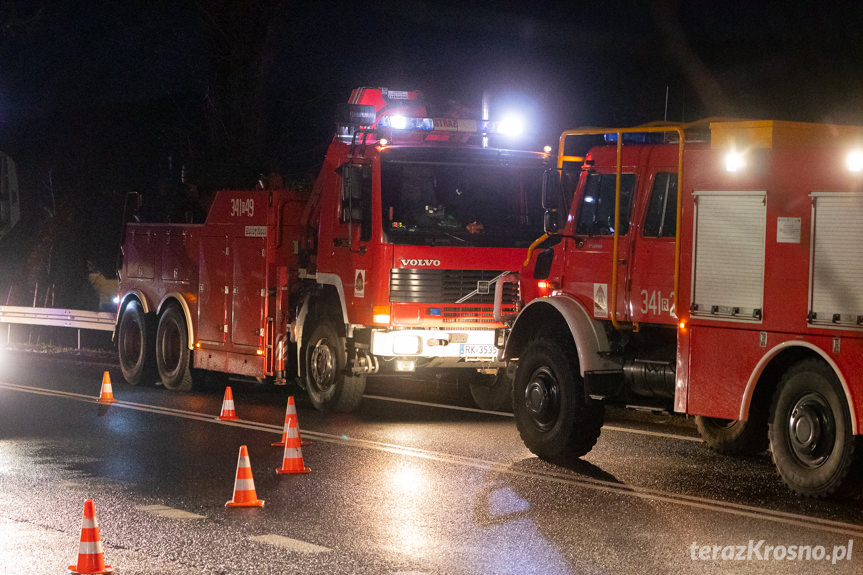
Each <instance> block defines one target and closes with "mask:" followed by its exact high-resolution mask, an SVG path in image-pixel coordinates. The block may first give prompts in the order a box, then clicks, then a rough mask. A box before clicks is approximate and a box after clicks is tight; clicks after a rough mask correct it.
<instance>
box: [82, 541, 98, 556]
mask: <svg viewBox="0 0 863 575" xmlns="http://www.w3.org/2000/svg"><path fill="white" fill-rule="evenodd" d="M99 553H102V542H101V541H81V545H80V546H79V547H78V554H79V555H96V554H99Z"/></svg>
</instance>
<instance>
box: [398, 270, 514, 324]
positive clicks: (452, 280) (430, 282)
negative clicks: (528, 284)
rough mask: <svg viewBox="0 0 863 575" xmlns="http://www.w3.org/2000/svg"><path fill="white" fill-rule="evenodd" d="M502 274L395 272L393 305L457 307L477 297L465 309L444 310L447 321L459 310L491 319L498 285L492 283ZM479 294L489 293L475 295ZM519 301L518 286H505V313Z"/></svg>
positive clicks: (495, 272) (487, 272)
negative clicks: (401, 303)
mask: <svg viewBox="0 0 863 575" xmlns="http://www.w3.org/2000/svg"><path fill="white" fill-rule="evenodd" d="M502 273H503V272H502V271H494V270H433V269H394V270H391V272H390V301H392V302H412V303H435V304H455V303H458V302H459V300H461V299H463V298H465V297H467V296H468V295H470V294H473V295H470V297H468V298H467V299H465V300H464V301H463V302H461V303H463V304H464V306H463V307H457V306H452V307H444V309H443V311H444V318H446V317H447V316H448V315H449V313H456V310H462V311H463V312H465V313H467V314H469V315H472V316H475V315H477V313H480V312H481V313H483V314H485V313H487V314H488V316H489V318H491V313H492V306H493V305H494V288H495V284H493V283H489V282H490V281H491V280H493V279H494V278H496V277H498V276H499V275H500V274H502ZM477 291H478V292H486V293H474V292H477ZM517 300H518V285H517V284H515V283H506V284H504V286H503V302H502V304H503V308H504V310H506V309H512V308H513V307H514V305H515V303H516V301H517ZM458 313H459V314H461V313H462V312H461V311H460V312H458Z"/></svg>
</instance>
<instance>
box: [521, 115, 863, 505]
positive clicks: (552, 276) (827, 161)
mask: <svg viewBox="0 0 863 575" xmlns="http://www.w3.org/2000/svg"><path fill="white" fill-rule="evenodd" d="M597 137H603V138H604V139H605V141H604V142H602V143H600V144H599V145H595V144H596V142H595V141H594V142H592V143H591V144H589V145H587V146H585V147H584V148H581V149H579V146H580V145H581V146H584V144H583V142H584V141H585V140H586V139H588V138H597ZM579 142H582V144H579ZM861 145H863V128H858V127H850V126H838V125H823V124H805V123H791V122H780V121H714V122H702V123H700V124H696V125H688V126H683V125H676V126H668V125H647V126H642V127H638V128H629V129H609V130H596V129H585V130H572V131H567V132H564V133H563V134H562V136H561V139H560V147H559V151H558V168H559V172H558V176H555V177H549V178H548V179H547V180H546V185H545V186H544V188H543V202H544V206H545V208H546V216H545V227H546V232H547V235H548V236H549V237H550V238H552V240H553V241H555V242H557V243H556V245H554V246H553V247H550V248H546V249H539V250H536V251H534V252H533V255H532V256H531V257H530V258H529V263H528V262H525V266H526V267H525V268H524V273H523V274H522V278H521V280H522V281H521V286H522V290H523V293H522V297H523V298H524V300H525V301H527V302H528V303H527V305H526V306H525V307H524V308H523V309H521V311H520V312H519V314H518V315H517V317H516V318H515V320H514V323H513V324H512V328H511V332H510V333H509V336H508V341H507V344H506V349H505V356H506V357H507V358H509V359H510V360H511V361H513V363H517V366H518V367H517V370H516V375H515V381H514V392H513V409H514V412H515V418H516V422H517V425H518V428H519V431H520V434H521V437H522V438H523V440H524V442H525V444H526V445H527V446H528V447H529V448H530V449H531V451H533V452H534V453H535V454H537V455H539V456H540V457H542V458H546V459H550V460H556V459H561V458H577V457H581V456H583V455H585V454H586V453H588V452H589V451H590V450H591V448H592V446H593V445H594V444H595V442H596V441H597V438H598V436H599V434H600V429H601V426H602V422H603V409H604V406H605V405H621V406H630V407H636V408H644V409H648V410H660V411H661V410H667V411H669V412H670V411H674V412H677V413H682V414H692V415H694V416H696V418H695V420H696V424H697V427H698V430H699V432H700V434H701V436H702V438H703V439H704V440H705V442H706V443H707V444H708V445H709V446H710V447H711V448H713V449H715V450H717V451H719V452H722V453H727V454H740V453H750V454H754V453H760V452H763V451H765V450H766V449H767V448H768V447H769V449H770V452H771V454H772V458H773V461H774V463H775V466H776V468H777V470H778V472H779V474H780V475H781V477H782V479H783V480H784V481H785V483H786V484H787V485H788V486H789V487H790V488H791V489H792V490H793V491H795V492H797V493H799V494H802V495H804V496H813V497H820V496H826V495H828V494H831V493H833V492H834V491H835V490H836V489H837V488H838V487H839V486H840V484H841V483H842V481H843V479H844V478H845V477H846V475H847V473H848V471H849V467H850V466H851V464H852V460H853V458H854V450H855V444H856V443H857V439H858V437H859V435H860V434H861V433H863V288H861V285H863V260H861V257H860V246H861V245H863V180H861V168H863V155H861V151H860V150H861V148H860V146H861ZM590 146H593V147H590ZM585 148H589V152H588V153H587V154H586V156H579V155H576V154H577V153H578V152H579V151H581V150H583V149H585ZM550 174H551V173H550ZM564 217H565V219H564ZM528 292H529V293H528Z"/></svg>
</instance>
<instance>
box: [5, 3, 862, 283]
mask: <svg viewBox="0 0 863 575" xmlns="http://www.w3.org/2000/svg"><path fill="white" fill-rule="evenodd" d="M231 5H240V6H246V7H247V10H246V12H247V13H249V14H253V13H255V12H261V11H263V12H264V13H266V14H269V15H270V16H268V17H265V18H259V19H257V20H253V19H251V17H249V18H246V15H245V14H235V18H233V19H232V18H230V17H229V18H225V14H226V13H230V11H231V10H232V9H233V8H230V6H231ZM861 12H863V11H861V10H859V9H855V3H850V2H818V3H816V2H798V1H794V0H788V1H784V2H770V3H766V2H753V1H748V2H730V1H728V2H717V1H715V0H689V1H683V0H680V1H678V2H674V1H669V2H646V1H629V2H605V1H593V2H576V1H572V2H551V1H544V0H534V1H531V2H514V1H506V0H502V1H496V2H485V1H482V2H463V1H457V0H444V1H434V0H378V1H374V2H340V1H334V0H318V1H310V2H290V1H283V2H278V1H275V0H273V1H259V2H253V1H251V0H250V1H243V2H241V1H239V0H237V1H235V2H232V1H229V0H221V1H217V0H213V1H207V0H198V1H194V0H170V1H169V0H150V1H144V0H139V1H131V0H113V1H112V0H0V150H4V151H6V152H7V153H9V154H10V155H11V156H13V157H14V158H15V159H16V161H17V162H18V165H19V171H20V172H21V180H22V188H23V190H22V192H23V193H24V194H26V195H27V196H28V197H29V198H30V200H31V202H32V204H33V205H32V206H31V211H33V212H35V213H41V212H42V211H43V210H41V209H40V208H39V207H38V206H43V207H44V206H45V205H46V203H47V202H48V199H47V198H48V197H49V195H48V194H49V192H50V190H51V189H53V191H54V194H55V199H54V201H55V202H57V201H59V202H61V203H62V201H63V200H64V199H65V200H67V201H70V202H73V203H74V202H79V203H80V200H84V202H85V203H87V204H88V205H91V206H100V209H99V210H95V211H94V213H92V214H90V216H89V219H87V221H86V224H85V225H86V227H88V228H89V229H93V228H94V227H96V226H99V225H100V223H103V222H104V221H110V222H111V225H110V226H105V228H104V229H109V230H111V231H110V233H109V234H106V236H105V237H99V238H97V239H93V241H92V242H91V243H93V244H94V245H95V244H98V243H101V245H103V246H109V245H112V244H116V239H115V238H116V235H115V234H114V227H116V226H115V225H114V224H115V223H116V222H114V221H113V220H116V211H117V209H118V208H117V206H118V204H119V202H121V201H122V195H123V193H124V192H125V191H128V190H131V189H135V190H140V191H144V192H148V191H151V190H155V189H157V188H158V187H159V186H162V187H164V185H165V181H166V180H172V179H173V180H176V178H177V176H178V166H179V164H180V163H184V162H186V161H189V159H190V158H193V159H194V158H198V159H201V158H205V159H206V158H210V159H212V158H218V160H219V161H221V162H231V161H234V160H236V161H237V162H238V163H243V164H244V165H246V166H249V167H251V164H254V168H255V169H261V170H266V169H279V170H281V171H285V172H293V173H296V174H304V173H306V174H308V173H314V172H315V170H316V168H317V166H318V165H319V164H320V162H321V161H322V158H323V153H324V151H325V150H326V146H327V144H328V139H329V136H330V134H331V130H332V124H331V118H332V114H333V110H334V106H335V104H336V103H337V102H341V101H345V100H346V98H347V97H348V95H349V92H350V90H351V88H353V87H356V86H361V85H371V86H374V85H378V86H388V87H392V88H399V89H415V88H418V89H421V90H423V91H425V92H426V94H427V96H429V99H431V100H437V101H441V102H443V101H446V100H450V99H455V100H458V101H460V102H461V103H462V104H464V105H467V106H470V107H478V106H479V102H480V98H481V94H482V92H483V90H487V91H488V92H489V94H490V95H491V97H492V105H493V106H496V107H502V106H504V105H509V104H517V105H519V106H521V107H522V108H523V109H524V110H525V112H526V113H527V115H528V117H529V118H530V120H531V122H532V125H533V128H534V131H535V138H534V140H533V142H534V143H535V144H536V145H541V144H544V143H555V142H556V139H557V136H558V135H559V133H560V131H561V130H563V129H568V128H574V127H577V126H584V125H635V124H638V123H643V122H648V121H654V120H661V119H662V118H663V115H664V113H665V102H666V88H667V89H668V93H669V103H668V118H669V119H670V120H695V119H698V118H702V117H707V116H737V117H750V118H761V119H780V120H799V121H816V122H817V121H829V122H837V123H857V124H863V41H861V40H863V38H861V32H860V31H861V30H863V15H861V14H860V13H861ZM221 39H224V42H222V41H221ZM261 39H266V41H265V42H262V41H261ZM248 46H257V47H258V48H261V53H263V54H264V55H265V57H266V61H267V62H268V66H267V67H266V71H265V73H264V74H263V77H262V81H261V83H260V84H259V85H257V86H258V87H260V94H261V96H262V97H261V102H262V103H261V104H260V106H261V107H260V110H261V114H260V118H259V119H260V121H261V122H260V125H259V126H258V127H257V132H256V134H257V135H258V136H260V137H259V138H257V142H258V144H260V145H259V147H258V148H253V147H249V146H248V145H246V144H247V143H248V142H250V141H254V140H255V139H254V138H252V140H249V139H248V138H247V139H243V137H241V136H243V134H241V133H240V132H242V131H243V130H244V129H247V128H248V127H249V126H248V125H246V123H245V122H244V120H245V119H246V117H247V116H244V115H243V114H245V113H247V112H248V109H247V106H246V104H247V103H248V101H249V100H238V101H239V102H240V104H239V105H238V106H237V110H239V112H237V110H235V114H236V113H238V114H239V116H236V117H239V118H240V121H239V123H238V124H237V125H235V126H234V127H233V128H232V126H231V125H230V121H229V120H230V118H229V114H227V112H226V110H227V109H228V108H229V107H230V103H231V102H232V100H231V92H230V89H227V90H225V89H224V88H225V84H224V79H225V78H224V76H219V74H218V73H215V72H214V63H218V62H225V61H227V60H229V59H230V58H231V57H232V55H235V54H236V53H237V49H236V48H237V47H241V48H242V47H248ZM241 69H244V70H245V74H246V75H247V77H248V78H250V79H251V80H252V81H249V85H251V84H253V83H254V82H253V81H257V80H258V79H261V78H259V76H258V75H256V74H255V73H253V72H254V70H251V72H250V70H249V68H248V67H245V68H243V67H241ZM220 82H221V83H220ZM241 84H242V83H241ZM220 87H221V89H222V90H221V91H220ZM247 95H248V94H246V96H247ZM220 114H221V115H220ZM236 117H235V119H236ZM226 118H227V119H226ZM237 126H240V128H237ZM246 136H248V134H246ZM214 142H215V143H216V144H218V145H216V144H214ZM252 150H256V151H252ZM243 155H244V156H245V159H244V160H243V161H240V158H239V156H243ZM234 156H237V157H236V158H235V157H234ZM169 158H170V162H169ZM169 168H170V169H169ZM49 174H50V178H49ZM37 204H38V206H37ZM100 218H102V219H101V220H100ZM107 235H110V236H111V237H110V238H107V239H106V237H107ZM97 251H98V250H97ZM88 255H89V254H88ZM96 259H98V258H96ZM104 259H105V260H106V261H109V260H110V258H104ZM109 267H110V266H109Z"/></svg>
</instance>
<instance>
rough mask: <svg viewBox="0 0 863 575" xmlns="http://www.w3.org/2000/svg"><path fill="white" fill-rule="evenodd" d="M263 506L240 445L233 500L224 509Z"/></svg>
mask: <svg viewBox="0 0 863 575" xmlns="http://www.w3.org/2000/svg"><path fill="white" fill-rule="evenodd" d="M228 389H230V388H228ZM263 506H264V500H263V499H258V494H257V493H255V480H254V479H253V478H252V466H251V465H250V464H249V450H248V449H246V446H245V445H241V446H240V457H239V458H238V459H237V478H236V479H235V480H234V498H233V499H231V500H230V501H228V502H227V503H225V507H263Z"/></svg>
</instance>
